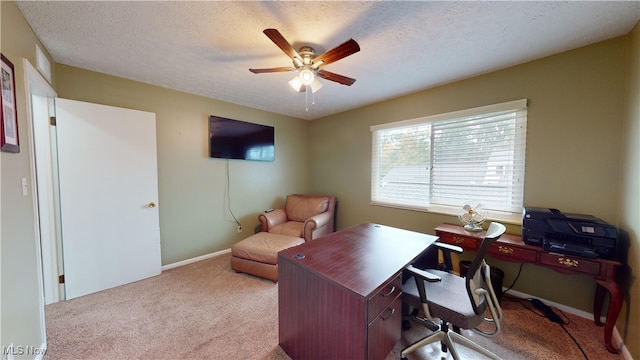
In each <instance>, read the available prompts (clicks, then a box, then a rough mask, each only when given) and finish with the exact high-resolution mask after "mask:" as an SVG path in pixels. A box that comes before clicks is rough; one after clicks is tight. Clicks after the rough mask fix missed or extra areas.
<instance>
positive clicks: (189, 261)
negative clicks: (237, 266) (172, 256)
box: [162, 248, 231, 271]
mask: <svg viewBox="0 0 640 360" xmlns="http://www.w3.org/2000/svg"><path fill="white" fill-rule="evenodd" d="M230 252H231V248H229V249H224V250H220V251H216V252H212V253H209V254H206V255H202V256H197V257H194V258H191V259H186V260H182V261H178V262H175V263H172V264H167V265H164V266H162V271H165V270H169V269H174V268H177V267H180V266H184V265H189V264H193V263H196V262H198V261H202V260H207V259H211V258H214V257H216V256H220V255H223V254H227V253H230Z"/></svg>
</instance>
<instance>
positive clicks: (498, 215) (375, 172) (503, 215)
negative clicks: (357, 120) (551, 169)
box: [370, 99, 528, 224]
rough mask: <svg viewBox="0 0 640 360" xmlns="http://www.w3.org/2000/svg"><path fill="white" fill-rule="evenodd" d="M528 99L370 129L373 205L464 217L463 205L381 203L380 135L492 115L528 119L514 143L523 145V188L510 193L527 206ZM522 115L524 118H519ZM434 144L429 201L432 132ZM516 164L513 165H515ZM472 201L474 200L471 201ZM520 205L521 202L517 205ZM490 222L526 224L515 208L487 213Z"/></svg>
mask: <svg viewBox="0 0 640 360" xmlns="http://www.w3.org/2000/svg"><path fill="white" fill-rule="evenodd" d="M527 110H528V107H527V99H520V100H514V101H508V102H503V103H499V104H492V105H487V106H481V107H476V108H471V109H465V110H460V111H453V112H448V113H443V114H436V115H430V116H426V117H420V118H415V119H409V120H402V121H396V122H391V123H386V124H380V125H373V126H371V127H370V130H371V132H372V149H371V194H370V204H371V205H374V206H383V207H391V208H398V209H405V210H412V211H423V212H432V213H439V214H445V215H454V216H457V215H458V214H459V213H460V210H461V207H462V204H460V205H459V206H457V205H446V204H434V203H430V204H428V205H424V206H422V205H407V204H402V203H394V202H389V201H383V200H380V199H379V196H378V195H379V194H378V190H379V189H380V181H381V179H380V176H379V175H380V173H379V171H380V170H379V165H380V163H379V159H378V146H379V139H378V134H379V131H381V130H391V129H401V128H404V127H410V126H417V125H422V124H429V126H431V124H433V123H437V122H443V121H451V120H455V119H464V118H473V117H478V116H490V115H492V114H499V113H509V112H523V114H524V116H523V124H522V126H521V128H520V129H516V130H515V135H516V139H514V142H518V141H519V142H520V143H521V145H520V146H521V147H522V148H521V149H520V152H521V159H520V160H519V161H521V162H522V167H521V170H520V173H519V176H520V178H521V179H520V182H521V184H520V185H519V186H520V188H519V189H517V191H515V192H509V196H513V195H514V193H517V194H518V196H521V199H518V200H519V201H520V202H519V203H522V204H523V203H524V175H525V163H524V162H525V159H526V132H527V130H526V128H527V125H526V124H527V121H528V120H527V116H528V115H527ZM519 115H522V113H521V114H519ZM430 131H431V134H430V136H431V140H432V141H431V143H430V145H431V146H430V149H429V153H430V155H429V156H431V159H430V160H431V163H430V164H429V165H430V166H429V170H428V172H429V174H428V176H429V180H428V181H429V188H430V189H429V198H431V195H432V194H433V190H432V189H431V186H432V185H431V181H432V180H433V173H434V170H433V166H431V164H433V162H432V160H433V153H434V150H433V147H434V142H433V130H432V129H431V130H430ZM514 163H515V162H513V163H511V164H514ZM510 184H513V180H511V182H510ZM469 200H473V199H469ZM517 203H518V202H517ZM487 218H488V219H492V220H497V221H503V222H507V223H514V224H521V223H522V210H521V209H518V211H515V208H513V209H511V210H509V211H505V210H497V209H491V210H488V211H487Z"/></svg>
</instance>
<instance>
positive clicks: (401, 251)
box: [278, 224, 438, 359]
mask: <svg viewBox="0 0 640 360" xmlns="http://www.w3.org/2000/svg"><path fill="white" fill-rule="evenodd" d="M437 239H438V238H437V237H436V236H433V235H426V234H421V233H417V232H413V231H408V230H401V229H396V228H392V227H388V226H382V225H375V224H361V225H358V226H354V227H351V228H348V229H344V230H340V231H337V232H335V233H332V234H329V235H327V236H324V237H322V238H319V239H316V240H312V241H309V242H306V243H304V244H302V245H299V246H296V247H293V248H289V249H286V250H283V251H281V252H280V253H279V254H278V320H279V321H278V325H279V330H278V331H279V342H280V346H281V347H282V349H283V350H284V351H285V352H286V353H287V354H288V355H289V356H290V357H291V358H293V359H383V358H384V357H385V356H387V355H388V354H389V352H390V351H391V349H392V348H393V346H394V345H395V343H396V342H398V340H400V335H401V334H400V332H401V321H402V319H401V316H402V315H401V313H402V311H401V307H402V280H401V274H402V270H403V269H404V267H405V266H406V265H408V264H409V263H411V262H412V261H413V260H414V259H415V258H417V257H418V256H419V255H420V254H421V253H422V252H423V251H424V250H426V249H427V248H428V247H429V245H431V244H432V243H433V242H434V241H436V240H437Z"/></svg>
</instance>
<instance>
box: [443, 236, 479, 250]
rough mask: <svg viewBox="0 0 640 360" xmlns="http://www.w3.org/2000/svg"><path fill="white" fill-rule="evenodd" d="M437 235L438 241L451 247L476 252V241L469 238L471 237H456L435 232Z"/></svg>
mask: <svg viewBox="0 0 640 360" xmlns="http://www.w3.org/2000/svg"><path fill="white" fill-rule="evenodd" d="M436 233H437V234H438V236H439V237H440V241H442V242H444V243H447V244H451V245H457V246H460V247H461V248H463V249H466V250H473V251H475V250H477V249H478V240H477V239H474V238H471V237H466V236H461V235H456V234H451V233H445V232H436Z"/></svg>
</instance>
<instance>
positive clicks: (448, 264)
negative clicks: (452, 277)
mask: <svg viewBox="0 0 640 360" xmlns="http://www.w3.org/2000/svg"><path fill="white" fill-rule="evenodd" d="M433 245H435V247H436V248H438V250H440V251H442V260H443V264H444V268H441V270H444V271H448V272H452V271H453V260H452V259H451V253H452V252H454V253H458V254H462V252H463V251H464V250H463V249H462V248H461V247H460V246H457V245H451V244H447V243H443V242H439V241H436V242H434V243H433Z"/></svg>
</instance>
